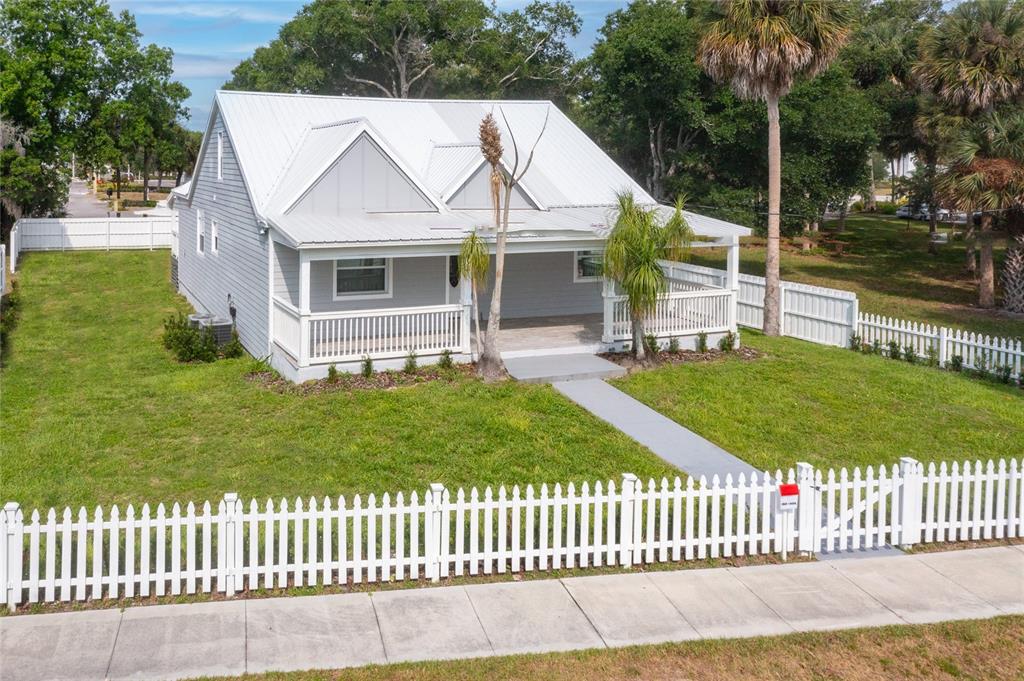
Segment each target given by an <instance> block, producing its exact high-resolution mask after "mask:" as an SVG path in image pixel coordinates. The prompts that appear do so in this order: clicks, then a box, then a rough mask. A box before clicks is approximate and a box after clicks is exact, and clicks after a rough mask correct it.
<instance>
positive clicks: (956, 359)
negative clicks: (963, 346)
mask: <svg viewBox="0 0 1024 681" xmlns="http://www.w3.org/2000/svg"><path fill="white" fill-rule="evenodd" d="M949 370H950V371H955V372H957V373H960V372H961V371H963V370H964V357H963V355H953V356H952V357H950V358H949Z"/></svg>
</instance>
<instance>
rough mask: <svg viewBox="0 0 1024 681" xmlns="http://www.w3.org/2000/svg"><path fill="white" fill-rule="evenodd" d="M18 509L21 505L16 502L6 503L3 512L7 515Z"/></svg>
mask: <svg viewBox="0 0 1024 681" xmlns="http://www.w3.org/2000/svg"><path fill="white" fill-rule="evenodd" d="M19 508H21V504H19V503H18V502H17V501H8V502H7V503H6V504H4V510H5V511H6V512H8V513H14V512H15V511H17V510H18V509H19Z"/></svg>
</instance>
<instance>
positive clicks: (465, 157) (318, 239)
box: [214, 91, 750, 244]
mask: <svg viewBox="0 0 1024 681" xmlns="http://www.w3.org/2000/svg"><path fill="white" fill-rule="evenodd" d="M214 110H215V111H219V112H220V114H221V116H222V117H223V120H224V124H225V127H226V128H227V131H228V135H229V137H230V140H231V144H232V146H233V149H234V152H235V156H236V158H237V160H238V163H239V165H240V167H241V171H242V175H243V177H244V179H245V182H246V185H247V186H248V188H249V191H250V193H251V195H252V200H253V204H254V207H255V208H256V211H257V213H258V214H260V215H262V216H264V217H266V218H267V219H268V220H270V221H271V223H273V224H274V225H275V226H276V227H277V228H278V229H281V230H282V231H285V232H286V234H287V236H289V237H290V238H291V239H292V240H293V241H294V242H296V243H298V244H304V243H310V244H313V243H316V244H322V243H352V242H367V241H374V242H376V241H380V240H381V239H382V237H383V238H385V239H394V240H409V239H417V240H418V239H423V238H430V239H436V238H440V237H439V235H440V234H443V233H446V230H445V225H449V226H450V227H449V228H448V231H450V230H457V231H459V233H460V235H461V234H464V233H465V232H466V231H467V230H468V229H472V228H473V227H474V226H476V224H477V222H479V216H477V215H475V213H486V211H447V210H441V211H439V213H438V214H437V215H429V214H424V213H416V214H402V213H388V214H364V213H361V212H360V213H359V214H354V215H351V216H344V217H342V218H330V217H317V216H301V217H300V216H291V215H286V214H285V213H286V210H287V208H288V206H289V205H290V203H291V202H293V201H294V199H295V198H297V197H296V196H295V194H296V192H299V191H302V190H303V189H304V187H305V186H308V184H309V183H311V182H313V181H314V180H315V179H317V177H318V176H319V175H320V174H322V173H323V172H324V171H325V170H326V164H329V163H330V162H331V161H332V159H333V158H336V157H337V155H338V154H339V153H340V152H341V151H343V149H344V148H345V146H346V145H347V144H350V143H351V141H352V137H353V135H355V134H357V132H356V130H357V129H363V128H364V127H365V128H366V129H369V130H371V131H372V132H373V133H374V137H375V138H377V139H379V140H380V141H381V142H382V144H383V146H384V147H385V150H386V152H387V153H388V154H389V155H391V156H393V160H394V161H395V162H396V163H397V164H398V165H399V166H400V167H401V168H402V169H403V171H404V172H406V173H407V174H408V175H410V177H411V178H412V179H413V180H414V181H415V182H416V183H418V184H419V185H420V186H421V187H424V188H425V189H426V190H427V191H428V192H430V194H431V195H432V197H433V198H434V199H436V200H438V201H439V200H440V199H441V198H442V197H443V196H444V193H445V192H446V191H448V190H450V189H451V185H452V184H453V183H454V182H457V181H458V180H459V179H460V178H462V177H463V176H464V175H465V173H468V172H470V171H471V169H472V167H473V166H474V165H476V164H478V163H479V156H480V153H479V150H478V149H476V147H475V140H476V139H477V135H478V130H479V126H480V121H481V119H482V118H483V117H484V116H485V115H486V114H487V113H489V112H490V113H493V114H494V116H495V118H496V120H497V122H498V125H499V127H500V128H501V129H502V142H503V145H504V147H505V157H504V159H503V160H504V162H505V164H506V165H507V166H508V167H512V166H513V164H514V163H515V153H514V152H515V150H516V149H518V151H519V163H520V168H521V167H522V164H523V163H525V162H526V157H527V155H528V154H529V152H530V149H531V148H532V147H533V145H534V143H535V141H537V138H538V135H539V134H540V132H541V129H542V127H543V126H544V124H545V119H547V127H546V129H545V131H544V134H543V135H542V136H541V137H540V140H539V142H537V147H536V152H535V155H534V159H533V164H532V165H531V167H530V169H529V171H528V172H527V174H526V176H525V177H524V178H523V186H524V187H528V188H529V191H530V195H531V197H533V198H535V200H536V202H537V205H540V206H542V207H543V208H545V210H538V211H517V213H522V214H523V217H522V220H523V223H524V225H528V229H530V230H538V229H548V230H552V231H557V232H569V233H580V234H582V231H581V228H582V227H585V226H586V227H587V230H586V231H588V232H589V233H590V235H591V238H592V236H593V234H594V233H595V231H596V230H595V229H593V228H590V227H589V225H591V224H596V223H601V224H603V223H604V215H605V214H606V213H607V212H608V210H609V208H610V207H612V206H613V205H615V204H616V195H617V194H618V193H619V192H621V191H623V190H626V191H631V192H632V193H633V194H634V196H635V197H636V198H637V201H638V202H640V203H649V204H653V203H655V202H654V200H653V199H652V198H651V196H650V195H649V194H648V193H647V192H646V191H645V190H644V189H643V187H641V186H640V185H639V184H637V183H636V182H634V181H633V180H632V179H631V178H630V177H629V175H627V174H626V172H625V171H623V170H622V169H621V168H620V167H619V166H618V165H616V163H615V162H614V161H612V159H611V158H609V157H608V156H607V155H606V154H605V153H604V152H603V151H602V150H601V149H600V148H599V147H598V146H597V145H596V144H595V143H594V142H593V141H592V140H591V139H590V138H589V137H587V136H586V135H585V134H584V133H583V131H582V130H580V129H579V128H578V127H577V126H576V125H575V124H574V123H573V122H572V121H570V120H569V119H568V117H566V116H565V115H564V114H563V113H562V112H561V111H560V110H559V109H558V108H557V107H556V106H554V105H553V104H552V103H551V102H546V101H489V100H473V101H467V100H414V99H381V98H371V97H327V96H319V95H290V94H278V93H253V92H236V91H218V92H217V95H216V101H215V108H214ZM506 120H507V124H506ZM513 134H514V136H515V137H514V140H515V142H514V143H513ZM527 213H529V215H528V216H527V215H526V214H527ZM595 216H599V217H600V219H597V218H596V217H595ZM485 217H486V216H485ZM688 217H690V220H691V225H692V226H693V227H694V230H695V231H696V232H697V233H698V234H701V235H705V236H726V235H745V234H749V232H750V230H748V229H746V228H745V227H740V226H738V225H732V224H730V223H726V222H722V221H719V220H713V219H711V218H704V217H703V216H697V215H693V214H688ZM486 222H487V220H484V221H483V222H482V223H480V224H486ZM384 235H388V236H387V237H385V236H384ZM425 235H426V236H425ZM459 238H461V236H460V237H459Z"/></svg>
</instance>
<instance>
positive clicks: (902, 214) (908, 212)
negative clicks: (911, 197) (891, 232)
mask: <svg viewBox="0 0 1024 681" xmlns="http://www.w3.org/2000/svg"><path fill="white" fill-rule="evenodd" d="M913 213H914V211H913V210H912V209H911V208H910V206H907V205H904V206H900V207H899V208H897V209H896V217H898V218H909V217H912V215H913Z"/></svg>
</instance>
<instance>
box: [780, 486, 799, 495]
mask: <svg viewBox="0 0 1024 681" xmlns="http://www.w3.org/2000/svg"><path fill="white" fill-rule="evenodd" d="M798 494H800V485H792V484H790V485H779V496H783V497H795V496H797V495H798Z"/></svg>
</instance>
